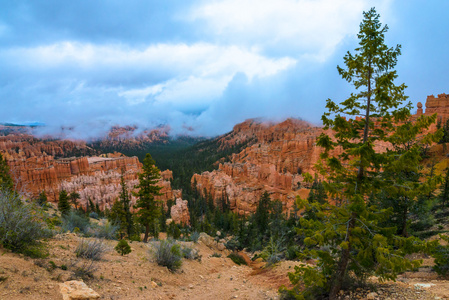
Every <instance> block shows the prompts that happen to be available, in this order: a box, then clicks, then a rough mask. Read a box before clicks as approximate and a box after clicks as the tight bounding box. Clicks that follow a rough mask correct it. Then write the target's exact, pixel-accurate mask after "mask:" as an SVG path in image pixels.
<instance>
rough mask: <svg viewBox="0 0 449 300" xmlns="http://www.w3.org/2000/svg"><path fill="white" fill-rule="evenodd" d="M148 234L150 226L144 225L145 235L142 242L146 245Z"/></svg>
mask: <svg viewBox="0 0 449 300" xmlns="http://www.w3.org/2000/svg"><path fill="white" fill-rule="evenodd" d="M149 232H150V224H146V225H145V235H144V237H143V242H144V243H146V242H147V241H148V233H149Z"/></svg>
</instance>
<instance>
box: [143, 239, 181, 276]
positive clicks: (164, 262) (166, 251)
mask: <svg viewBox="0 0 449 300" xmlns="http://www.w3.org/2000/svg"><path fill="white" fill-rule="evenodd" d="M151 255H152V256H153V258H154V260H155V261H156V263H157V264H158V265H160V266H164V267H167V268H168V269H169V270H170V271H172V272H174V271H176V270H178V269H179V268H181V265H182V257H183V254H182V251H181V246H180V245H179V244H178V243H176V241H173V240H162V241H160V242H158V243H155V244H153V249H152V251H151Z"/></svg>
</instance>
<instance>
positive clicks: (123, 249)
mask: <svg viewBox="0 0 449 300" xmlns="http://www.w3.org/2000/svg"><path fill="white" fill-rule="evenodd" d="M114 249H115V251H117V252H118V253H119V254H120V255H122V256H123V255H126V254H129V253H131V247H130V246H129V244H128V242H127V241H126V240H120V241H119V242H118V244H117V246H115V248H114Z"/></svg>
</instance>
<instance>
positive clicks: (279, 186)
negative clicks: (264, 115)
mask: <svg viewBox="0 0 449 300" xmlns="http://www.w3.org/2000/svg"><path fill="white" fill-rule="evenodd" d="M321 132H322V129H321V128H319V127H314V126H312V125H311V124H309V123H307V122H304V121H301V120H295V119H288V120H286V121H284V122H282V123H278V124H272V123H271V124H270V123H263V122H257V121H255V120H248V121H245V122H244V123H242V124H239V125H236V126H235V127H234V130H233V132H232V133H230V134H227V135H225V136H224V137H223V138H222V139H223V141H222V145H227V146H232V145H233V144H235V143H241V142H243V141H251V142H250V143H249V144H250V145H249V146H248V147H246V148H245V149H244V150H243V151H241V152H240V153H238V154H234V155H233V156H232V158H231V161H230V162H224V163H220V165H219V168H218V170H215V171H212V172H204V173H202V174H195V175H194V176H193V177H192V180H191V182H192V185H195V184H196V188H197V190H198V191H199V192H200V193H203V194H204V191H206V192H207V193H208V194H210V195H211V196H212V198H213V199H214V200H215V202H216V203H217V204H218V203H219V202H220V201H222V199H227V200H228V201H229V204H230V206H231V209H233V210H234V211H237V212H239V213H241V214H248V213H251V212H254V211H255V210H256V207H257V203H258V201H259V198H260V196H261V195H262V193H263V192H264V191H267V192H268V193H270V195H271V198H272V199H273V200H274V199H278V200H280V201H282V202H283V204H284V209H285V210H287V211H290V210H292V209H293V204H294V201H295V198H296V196H297V195H301V196H306V195H307V194H308V190H307V189H305V188H304V183H303V177H302V175H301V174H302V173H303V172H313V170H312V167H313V165H314V164H315V163H316V162H317V160H318V158H319V153H320V149H319V148H317V147H316V144H315V140H316V138H317V137H318V136H319V135H320V134H321Z"/></svg>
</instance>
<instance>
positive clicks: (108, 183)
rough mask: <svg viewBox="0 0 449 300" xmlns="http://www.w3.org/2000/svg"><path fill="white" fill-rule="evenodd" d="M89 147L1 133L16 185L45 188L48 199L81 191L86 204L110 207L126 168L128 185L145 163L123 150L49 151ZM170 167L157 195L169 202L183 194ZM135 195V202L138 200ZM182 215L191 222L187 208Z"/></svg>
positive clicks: (30, 192)
mask: <svg viewBox="0 0 449 300" xmlns="http://www.w3.org/2000/svg"><path fill="white" fill-rule="evenodd" d="M86 148H88V147H87V146H86V145H85V144H84V142H72V141H59V140H56V141H49V140H39V139H36V138H34V137H32V136H29V135H26V134H10V135H7V136H0V152H1V153H2V154H3V155H4V157H5V159H6V160H7V162H8V165H9V166H10V170H11V174H12V177H13V179H14V180H15V183H16V188H17V190H18V191H20V192H21V193H22V194H25V195H27V196H28V197H37V196H38V194H39V193H40V192H41V191H44V190H45V192H46V194H47V197H48V200H49V201H52V202H57V200H58V197H59V192H60V191H61V190H62V189H65V190H66V191H67V192H68V193H71V192H78V193H79V194H80V199H79V200H78V203H79V204H80V205H81V206H86V205H87V203H88V199H91V200H92V201H93V203H94V204H99V206H100V208H101V209H105V208H111V206H112V204H113V203H114V201H116V199H118V196H119V194H120V191H121V187H120V177H121V174H122V172H123V175H124V178H125V181H126V183H127V186H128V189H129V190H130V191H131V190H133V189H134V186H135V185H137V184H138V176H137V174H138V173H139V172H141V168H142V164H141V163H140V162H139V160H138V159H137V157H126V156H124V155H122V154H120V153H113V154H106V155H102V156H94V157H72V158H61V159H54V156H52V155H49V154H47V151H48V152H50V153H57V154H58V155H63V154H64V151H69V152H70V151H73V150H74V149H76V150H77V151H79V152H82V151H83V149H84V150H85V149H86ZM172 178H173V174H172V172H171V171H170V170H166V171H163V172H161V180H160V182H159V184H160V186H162V190H161V193H162V195H161V196H158V197H157V199H158V200H161V201H163V202H164V204H165V203H166V201H167V200H169V199H172V200H174V199H176V198H178V197H179V198H180V197H181V191H179V190H173V189H172V188H171V183H170V179H172ZM135 200H136V199H135V198H134V197H133V196H132V202H133V203H134V202H135ZM179 216H180V218H181V219H179V220H178V219H175V222H188V220H187V219H186V216H185V210H183V209H180V214H179Z"/></svg>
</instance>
